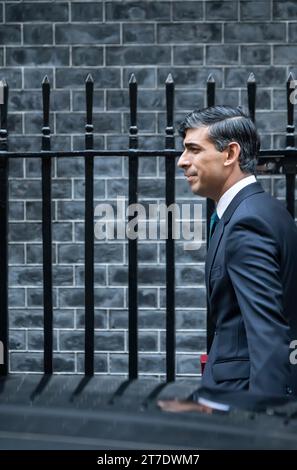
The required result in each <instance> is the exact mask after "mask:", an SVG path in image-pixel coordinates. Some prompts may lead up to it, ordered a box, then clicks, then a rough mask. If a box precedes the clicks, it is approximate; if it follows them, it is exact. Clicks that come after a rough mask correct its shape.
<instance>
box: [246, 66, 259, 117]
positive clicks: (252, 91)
mask: <svg viewBox="0 0 297 470" xmlns="http://www.w3.org/2000/svg"><path fill="white" fill-rule="evenodd" d="M256 91H257V83H256V79H255V75H254V74H253V73H250V75H249V78H248V80H247V95H248V108H249V116H250V118H251V120H252V121H253V122H255V117H256Z"/></svg>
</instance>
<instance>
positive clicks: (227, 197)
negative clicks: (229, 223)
mask: <svg viewBox="0 0 297 470" xmlns="http://www.w3.org/2000/svg"><path fill="white" fill-rule="evenodd" d="M256 182H257V180H256V177H255V176H254V175H251V176H246V177H245V178H243V179H242V180H240V181H238V182H237V183H235V184H233V186H231V188H229V189H228V190H227V191H226V192H225V193H224V194H223V196H221V198H220V199H219V201H218V204H217V207H216V211H217V214H218V217H219V219H221V218H222V216H223V214H224V212H225V210H226V209H227V207H228V206H229V204H230V202H231V201H232V199H233V198H234V197H235V196H236V194H237V193H239V191H240V190H241V189H243V188H245V187H246V186H248V185H249V184H252V183H256Z"/></svg>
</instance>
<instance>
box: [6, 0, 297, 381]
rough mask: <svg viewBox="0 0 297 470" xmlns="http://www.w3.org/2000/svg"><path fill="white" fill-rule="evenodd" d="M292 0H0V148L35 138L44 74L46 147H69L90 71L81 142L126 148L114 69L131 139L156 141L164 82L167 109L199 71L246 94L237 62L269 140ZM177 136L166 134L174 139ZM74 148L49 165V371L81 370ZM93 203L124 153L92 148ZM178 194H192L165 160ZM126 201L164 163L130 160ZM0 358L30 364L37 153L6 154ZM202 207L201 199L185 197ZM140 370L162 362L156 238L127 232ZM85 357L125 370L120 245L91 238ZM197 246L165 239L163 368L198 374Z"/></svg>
mask: <svg viewBox="0 0 297 470" xmlns="http://www.w3.org/2000/svg"><path fill="white" fill-rule="evenodd" d="M296 57H297V3H296V1H293V0H292V1H278V0H275V1H274V0H263V1H249V0H248V1H245V0H244V1H236V0H226V1H212V0H206V1H178V0H177V1H169V0H161V1H154V0H145V1H144V0H143V1H59V0H57V1H31V2H26V1H5V2H3V1H1V2H0V64H1V78H6V80H7V81H8V83H9V85H10V105H9V106H10V108H9V111H10V115H9V131H10V149H12V150H13V149H16V150H20V151H26V150H36V149H39V148H40V129H41V124H42V103H41V93H40V85H41V80H42V78H43V77H44V75H47V76H48V77H49V80H50V82H51V85H52V95H51V96H52V105H51V129H52V133H53V136H52V147H53V149H59V150H65V149H66V148H67V149H69V148H72V149H80V148H83V142H84V138H83V131H84V106H85V105H84V80H85V78H86V76H87V74H88V73H91V74H92V76H93V78H94V80H95V109H94V111H95V114H94V126H95V145H96V146H97V147H98V148H108V149H117V148H119V147H121V148H126V147H127V144H128V138H127V130H128V126H129V115H128V80H129V76H130V74H131V73H132V72H133V73H135V75H136V77H137V80H138V83H139V130H140V133H141V136H140V139H139V140H140V145H141V146H142V147H144V148H153V147H156V146H160V147H161V148H162V147H163V145H164V124H165V114H164V103H165V96H164V81H165V79H166V77H167V75H168V73H169V72H171V73H172V74H173V77H174V80H175V83H176V111H177V114H176V120H177V121H178V120H179V119H180V118H181V117H182V116H183V115H184V113H185V112H186V111H189V110H191V109H193V108H194V107H198V106H203V105H205V104H206V103H205V93H204V90H205V81H206V79H207V77H208V75H209V73H212V74H213V75H214V77H215V80H216V83H217V102H219V103H222V104H223V103H224V104H230V105H237V104H243V105H245V104H246V89H245V84H246V80H247V77H248V74H249V73H250V72H254V74H255V76H256V79H257V82H258V102H257V109H258V112H257V124H258V127H259V130H260V132H261V135H262V146H263V147H264V148H269V147H272V146H279V145H283V143H284V130H285V120H286V112H285V102H286V101H285V81H286V78H287V76H288V73H289V71H293V72H294V71H295V72H296ZM177 145H180V142H178V143H177ZM83 174H84V166H83V160H82V159H80V158H79V159H61V160H59V161H56V162H54V168H53V196H54V200H53V214H54V229H53V234H54V243H53V259H54V263H55V265H54V305H55V311H54V326H55V338H54V347H55V362H54V363H55V370H56V371H57V372H70V373H73V372H82V370H83V326H84V308H83V273H84V266H83V261H84V254H83V232H84V228H83V216H84V210H83V198H84V180H83ZM95 175H96V176H95V203H99V202H103V201H105V202H113V203H114V202H115V199H116V197H117V195H119V196H127V161H123V160H120V159H117V158H109V159H105V160H102V159H97V160H96V163H95ZM262 182H263V184H264V187H265V189H266V190H267V191H271V192H272V193H273V194H274V195H275V196H277V197H279V198H281V199H284V197H285V185H284V179H283V177H282V176H278V177H275V178H270V177H263V178H262ZM176 187H177V198H178V202H180V203H182V202H189V201H193V197H192V195H191V193H190V192H189V189H188V187H187V183H186V182H185V181H184V180H183V177H182V174H181V173H179V172H178V171H177V177H176ZM139 191H140V201H142V202H144V203H145V204H148V203H149V202H155V201H164V162H163V161H162V159H160V158H158V159H153V158H151V159H147V158H146V159H142V160H141V161H140V179H139ZM10 200H11V203H10V226H9V236H10V274H9V282H10V291H9V294H10V295H9V299H10V328H11V340H10V349H11V352H10V361H11V362H10V368H11V370H12V371H14V372H15V371H40V370H41V367H42V346H43V337H42V269H41V259H42V252H41V223H40V213H41V185H40V162H39V161H37V160H33V159H28V160H26V161H24V160H22V159H19V160H14V161H12V162H11V164H10ZM196 202H197V203H198V204H202V205H203V216H205V201H203V200H201V199H199V198H197V199H196ZM139 257H140V265H139V305H140V309H139V328H140V345H139V346H140V363H139V366H140V371H141V373H144V374H145V373H149V374H152V373H153V374H156V375H162V374H164V370H165V280H164V279H165V278H164V263H165V245H164V242H158V241H155V242H146V241H143V242H141V243H140V244H139ZM95 259H96V266H95V279H96V287H95V298H96V333H95V345H96V358H95V367H96V371H97V372H98V373H103V374H106V373H111V374H124V373H125V372H126V370H127V347H128V344H127V340H128V339H127V245H126V243H124V242H122V241H117V240H114V241H113V242H110V243H108V244H105V243H102V242H100V243H99V242H97V243H96V248H95ZM204 259H205V244H203V245H202V247H201V249H200V250H196V251H185V250H184V249H183V244H182V242H177V243H176V262H177V265H176V281H177V297H176V305H177V309H176V322H177V373H178V375H179V376H185V375H198V374H199V354H200V353H201V352H202V351H204V349H205V324H206V321H205V290H204V264H203V263H204Z"/></svg>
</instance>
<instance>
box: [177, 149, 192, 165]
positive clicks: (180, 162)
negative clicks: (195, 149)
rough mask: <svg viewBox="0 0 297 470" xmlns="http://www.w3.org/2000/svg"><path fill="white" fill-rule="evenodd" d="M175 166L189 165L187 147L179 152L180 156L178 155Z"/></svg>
mask: <svg viewBox="0 0 297 470" xmlns="http://www.w3.org/2000/svg"><path fill="white" fill-rule="evenodd" d="M177 166H178V167H179V168H187V167H188V166H190V161H189V158H188V156H187V149H185V150H184V151H183V153H182V154H181V156H180V157H179V159H178V162H177Z"/></svg>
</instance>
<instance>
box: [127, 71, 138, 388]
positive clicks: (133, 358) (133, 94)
mask: <svg viewBox="0 0 297 470" xmlns="http://www.w3.org/2000/svg"><path fill="white" fill-rule="evenodd" d="M129 100H130V130H129V148H130V149H137V147H138V137H137V133H138V129H137V81H136V78H135V76H134V74H132V75H131V78H130V81H129ZM137 200H138V157H137V156H132V157H131V158H129V206H131V205H132V204H136V203H137ZM132 219H133V215H129V217H128V221H129V222H130V220H132ZM137 261H138V260H137V238H135V239H131V238H129V240H128V308H129V320H128V328H129V331H128V338H129V379H130V380H134V379H137V377H138V283H137V275H138V262H137Z"/></svg>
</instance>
